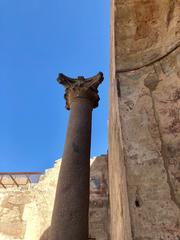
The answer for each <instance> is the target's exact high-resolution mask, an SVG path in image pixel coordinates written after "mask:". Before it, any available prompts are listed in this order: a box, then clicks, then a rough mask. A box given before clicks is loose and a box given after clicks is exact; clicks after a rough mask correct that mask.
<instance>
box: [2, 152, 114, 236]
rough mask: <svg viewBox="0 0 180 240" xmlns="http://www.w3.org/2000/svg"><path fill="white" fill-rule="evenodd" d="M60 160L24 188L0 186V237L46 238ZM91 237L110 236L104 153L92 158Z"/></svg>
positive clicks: (105, 157)
mask: <svg viewBox="0 0 180 240" xmlns="http://www.w3.org/2000/svg"><path fill="white" fill-rule="evenodd" d="M59 168H60V161H59V160H58V161H56V163H55V166H54V167H53V168H51V169H48V170H47V171H46V172H45V174H44V175H43V176H41V178H40V181H39V183H38V184H34V185H27V186H26V188H25V187H24V188H17V187H14V188H12V187H11V188H9V189H4V190H3V189H0V239H1V240H20V239H23V240H47V239H48V234H49V227H50V222H51V215H52V209H53V203H54V196H55V189H56V183H57V177H58V172H59ZM90 184H91V185H90V191H91V193H90V211H89V225H90V237H92V238H95V239H96V240H109V201H108V196H109V193H108V173H107V156H106V155H102V156H100V157H96V158H94V159H92V160H91V179H90Z"/></svg>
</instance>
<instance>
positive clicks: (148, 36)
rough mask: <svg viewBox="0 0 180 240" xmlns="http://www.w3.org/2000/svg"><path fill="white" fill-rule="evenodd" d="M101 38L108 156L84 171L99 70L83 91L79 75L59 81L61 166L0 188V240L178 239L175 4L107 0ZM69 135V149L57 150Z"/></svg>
mask: <svg viewBox="0 0 180 240" xmlns="http://www.w3.org/2000/svg"><path fill="white" fill-rule="evenodd" d="M110 37H111V43H110V45H111V58H110V64H111V66H110V72H111V74H110V104H109V147H108V155H103V156H100V157H97V158H95V159H93V160H91V167H90V168H91V170H90V169H89V163H88V161H89V156H90V155H89V150H90V149H89V143H90V129H91V112H92V109H93V107H96V106H97V103H98V100H99V98H98V94H97V87H98V84H99V83H100V82H101V81H102V74H99V75H97V76H95V77H94V78H92V79H89V80H88V81H87V82H88V86H85V85H86V84H87V83H85V82H86V80H85V79H84V78H83V77H79V78H77V79H70V78H67V77H66V76H64V75H60V77H59V81H60V82H61V83H62V84H63V85H64V86H65V88H66V89H67V91H66V96H65V97H66V101H67V102H66V106H67V108H68V109H71V105H73V109H71V110H72V111H71V110H70V111H71V116H70V122H69V127H68V134H67V140H66V143H65V153H64V156H63V158H64V159H65V160H66V162H65V161H64V163H63V161H57V162H56V164H55V166H54V167H53V168H52V169H49V170H48V171H47V172H46V173H45V175H44V176H41V177H40V180H39V181H38V182H37V183H30V182H29V181H27V178H26V179H25V180H24V179H21V180H20V181H22V182H23V183H24V182H25V183H26V184H25V185H24V186H19V187H18V186H17V185H16V184H14V185H13V186H11V187H10V186H9V187H8V188H4V187H3V185H2V184H0V185H1V188H0V239H1V240H20V239H22V240H47V239H49V240H51V239H52V240H54V239H57V240H58V239H59V237H61V238H63V239H61V240H70V239H77V238H78V239H84V240H86V239H88V238H89V239H94V240H180V1H179V0H126V1H124V0H111V36H110ZM93 79H94V80H93ZM94 81H95V82H94ZM96 81H97V82H96ZM75 82H76V83H75ZM90 82H91V83H93V84H95V85H91V84H90ZM96 83H97V84H96ZM77 89H78V91H77ZM75 98H76V100H77V101H76V100H75V101H74V99H75ZM84 99H86V100H84ZM72 102H73V104H72ZM77 114H80V115H81V116H82V115H83V116H84V114H85V115H86V116H88V118H86V119H87V122H86V121H84V119H85V118H83V117H82V119H79V118H77ZM72 118H73V119H74V122H72ZM77 126H78V128H79V129H81V128H82V127H84V126H85V127H86V129H87V131H86V136H84V135H83V134H82V132H81V131H80V133H78V134H77V132H75V129H76V127H77ZM73 139H76V142H77V145H74V147H73V148H68V151H66V147H68V146H69V144H72V141H73ZM80 145H81V146H83V148H84V150H83V152H81V151H79V148H80ZM75 153H77V155H76V154H75ZM82 155H83V159H84V160H85V161H84V162H83V161H81V158H82ZM77 156H80V157H77ZM61 162H62V164H61ZM76 164H79V166H81V167H82V169H83V170H85V171H84V172H83V173H82V172H80V168H81V167H80V168H78V167H77V165H76ZM60 165H61V171H60V172H61V174H60V175H59V177H58V172H59V169H60ZM74 170H75V171H74ZM89 170H90V176H89ZM67 171H68V173H69V176H68V178H67ZM76 171H77V172H76ZM78 171H79V172H78ZM76 174H82V179H83V180H82V181H81V179H78V178H77V175H76ZM58 178H59V182H58V186H57V181H58ZM15 180H16V179H15ZM6 181H7V183H8V184H9V180H8V179H6ZM89 181H90V196H89ZM62 182H63V184H65V185H64V186H65V187H64V188H63V187H62V186H61V183H62ZM72 183H74V185H73V188H71V185H72ZM5 186H6V185H5ZM78 186H81V188H80V187H78ZM56 187H57V193H56V198H55V192H56ZM67 192H68V193H70V194H67ZM77 194H78V195H77ZM80 196H81V197H80ZM89 197H90V202H89ZM60 199H61V203H62V202H63V206H62V204H60ZM72 199H73V200H72ZM72 201H73V204H71V206H72V208H69V206H70V203H71V202H72ZM54 203H55V205H54ZM54 206H55V207H54ZM88 206H89V214H88ZM53 207H54V210H53ZM72 212H74V213H75V215H74V216H72V218H73V219H71V220H70V217H69V216H70V214H71V213H72ZM51 218H52V221H51ZM88 219H89V224H88ZM69 221H70V222H71V223H72V224H70V225H69V226H67V225H68V222H69ZM77 222H78V223H80V224H77ZM88 226H89V227H88ZM88 228H89V235H88ZM66 229H67V230H66ZM70 231H72V232H70ZM60 234H61V235H60Z"/></svg>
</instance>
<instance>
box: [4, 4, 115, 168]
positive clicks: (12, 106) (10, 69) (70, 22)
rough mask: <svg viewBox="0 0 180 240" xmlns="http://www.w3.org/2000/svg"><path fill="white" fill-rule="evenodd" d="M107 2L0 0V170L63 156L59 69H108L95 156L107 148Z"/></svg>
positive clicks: (97, 114) (41, 164)
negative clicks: (58, 81) (57, 79)
mask: <svg viewBox="0 0 180 240" xmlns="http://www.w3.org/2000/svg"><path fill="white" fill-rule="evenodd" d="M109 8H110V3H109V0H105V1H97V0H86V1H84V0H76V1H74V0H51V1H50V0H0V110H1V111H0V171H42V172H43V171H44V170H45V169H46V168H49V167H51V166H52V165H53V164H54V160H56V159H58V158H59V157H61V156H62V153H63V148H64V142H65V136H66V129H67V123H68V116H69V111H67V110H66V109H65V101H64V98H63V95H64V89H63V87H62V86H60V85H58V83H57V82H56V78H57V76H58V73H59V72H62V73H64V74H66V75H69V76H71V77H76V76H79V75H84V76H85V77H91V76H92V75H95V74H96V73H97V72H99V71H102V72H103V73H104V76H105V79H104V82H103V83H102V84H101V86H100V87H99V92H100V98H101V100H100V105H99V107H98V108H97V109H95V110H94V111H93V128H92V148H91V156H97V155H99V154H103V153H106V152H107V118H108V84H109V35H110V34H109V22H110V16H109V14H110V9H109Z"/></svg>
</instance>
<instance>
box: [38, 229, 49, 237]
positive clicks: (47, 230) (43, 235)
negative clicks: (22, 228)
mask: <svg viewBox="0 0 180 240" xmlns="http://www.w3.org/2000/svg"><path fill="white" fill-rule="evenodd" d="M49 233H50V227H49V228H47V229H46V230H45V231H44V233H43V234H42V236H41V237H40V239H39V240H49Z"/></svg>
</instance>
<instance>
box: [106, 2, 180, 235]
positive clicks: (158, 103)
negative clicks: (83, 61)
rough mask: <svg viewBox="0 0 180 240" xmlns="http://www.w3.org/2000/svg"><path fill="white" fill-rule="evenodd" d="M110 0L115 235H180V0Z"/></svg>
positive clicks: (113, 214) (112, 205)
mask: <svg viewBox="0 0 180 240" xmlns="http://www.w3.org/2000/svg"><path fill="white" fill-rule="evenodd" d="M111 4H112V8H111V10H112V15H111V84H110V85H111V86H110V128H109V170H110V172H109V174H110V193H111V192H113V191H115V190H114V188H115V189H116V193H117V194H118V196H119V197H117V196H116V197H114V196H113V195H110V204H111V220H112V228H111V232H112V239H113V240H119V239H123V240H127V239H128V240H129V239H133V240H179V239H180V177H179V176H180V47H179V44H180V1H176V0H159V1H156V0H146V1H145V0H143V1H139V0H128V1H121V0H114V1H112V3H111ZM117 123H118V124H117ZM113 126H116V127H113ZM117 136H118V138H117ZM115 142H116V145H115ZM115 169H119V170H118V171H119V174H118V173H117V172H116V173H115V174H114V175H113V172H114V171H115ZM122 172H123V173H122ZM117 183H118V186H117ZM124 195H125V197H124ZM126 195H127V198H126ZM123 198H125V199H123ZM126 200H127V201H126ZM119 206H121V217H119V216H117V214H116V213H115V211H116V209H117V208H119ZM128 212H129V216H130V220H129V219H128ZM119 214H120V213H119ZM127 226H128V227H127ZM122 228H123V229H122ZM127 228H128V229H129V230H128V229H127ZM121 229H122V230H121ZM129 231H131V234H130V233H129Z"/></svg>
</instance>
